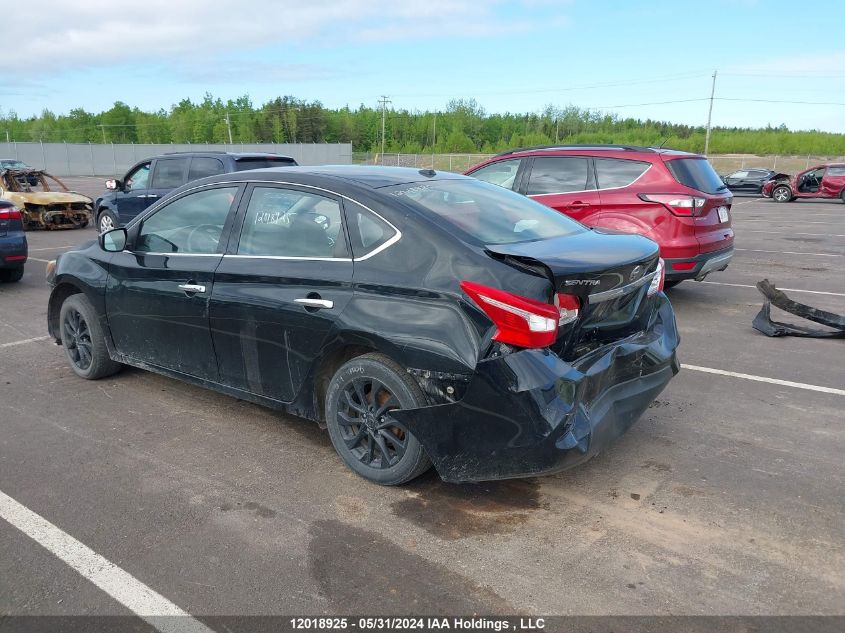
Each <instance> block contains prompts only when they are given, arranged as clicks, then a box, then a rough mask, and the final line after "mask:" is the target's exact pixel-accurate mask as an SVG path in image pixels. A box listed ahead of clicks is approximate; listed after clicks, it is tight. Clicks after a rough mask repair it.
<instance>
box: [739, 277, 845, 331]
mask: <svg viewBox="0 0 845 633" xmlns="http://www.w3.org/2000/svg"><path fill="white" fill-rule="evenodd" d="M757 289H758V290H759V291H760V292H761V293H763V296H764V297H766V301H765V302H763V307H762V308H760V312H759V313H757V316H756V317H754V321H753V322H752V324H751V326H752V327H753V328H754V329H755V330H758V331H760V332H762V333H763V334H765V335H766V336H804V337H808V338H845V316H843V315H841V314H834V313H833V312H827V311H826V310H819V309H818V308H814V307H812V306H808V305H806V304H803V303H798V302H797V301H793V300H792V299H790V298H789V297H787V296H786V294H785V293H784V292H783V291H781V290H778V289H777V288H775V286H774V284H772V283H771V282H770V281H769V280H768V279H764V280H763V281H758V282H757ZM772 305H774V306H776V307H778V308H780V309H781V310H784V311H786V312H789V313H790V314H794V315H795V316H799V317H802V318H804V319H807V320H809V321H813V322H815V323H819V324H821V325H826V326H827V327H829V328H833V329H832V330H822V329H819V328H811V327H805V326H803V325H792V324H791V323H781V322H778V321H773V320H772V317H771V306H772Z"/></svg>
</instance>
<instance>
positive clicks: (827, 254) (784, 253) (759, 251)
mask: <svg viewBox="0 0 845 633" xmlns="http://www.w3.org/2000/svg"><path fill="white" fill-rule="evenodd" d="M734 250H736V251H748V252H749V253H780V254H783V255H813V256H814V257H845V255H842V254H841V253H807V252H804V251H764V250H762V249H759V248H735V249H734Z"/></svg>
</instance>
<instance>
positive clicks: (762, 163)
mask: <svg viewBox="0 0 845 633" xmlns="http://www.w3.org/2000/svg"><path fill="white" fill-rule="evenodd" d="M491 156H495V154H388V153H385V154H378V153H370V152H353V154H352V162H353V163H355V164H360V165H388V166H392V167H416V168H418V169H434V170H435V171H452V172H464V171H466V170H467V169H469V168H470V167H472V166H473V165H477V164H478V163H480V162H482V161H484V160H487V159H488V158H490V157H491ZM709 160H710V163H711V164H712V165H713V168H714V169H715V170H716V171H717V172H719V173H720V174H729V173H731V172H733V171H736V170H738V169H745V168H761V169H772V170H774V171H781V172H785V173H789V174H791V173H796V172H799V171H803V170H805V169H809V168H810V167H813V166H814V165H823V164H825V163H833V162H845V156H813V155H809V154H808V155H802V156H796V155H792V156H786V155H777V154H770V155H766V156H757V155H755V154H711V155H710V156H709Z"/></svg>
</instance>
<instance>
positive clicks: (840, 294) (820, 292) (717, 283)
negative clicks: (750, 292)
mask: <svg viewBox="0 0 845 633" xmlns="http://www.w3.org/2000/svg"><path fill="white" fill-rule="evenodd" d="M698 283H700V284H710V285H711V286H733V287H734V288H754V289H755V290H756V289H757V286H754V285H751V284H728V283H725V282H724V281H699V282H698ZM778 290H783V291H784V292H807V293H809V294H811V295H830V296H832V297H845V292H826V291H824V290H799V289H798V288H778Z"/></svg>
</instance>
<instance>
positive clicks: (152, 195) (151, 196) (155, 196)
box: [138, 193, 158, 198]
mask: <svg viewBox="0 0 845 633" xmlns="http://www.w3.org/2000/svg"><path fill="white" fill-rule="evenodd" d="M138 197H139V198H158V196H157V195H156V194H154V193H149V194H144V195H143V196H138Z"/></svg>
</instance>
